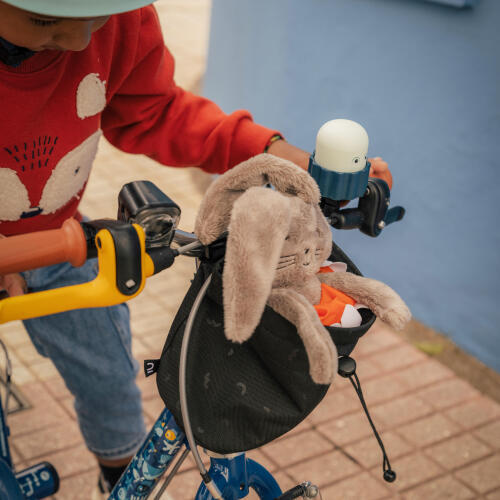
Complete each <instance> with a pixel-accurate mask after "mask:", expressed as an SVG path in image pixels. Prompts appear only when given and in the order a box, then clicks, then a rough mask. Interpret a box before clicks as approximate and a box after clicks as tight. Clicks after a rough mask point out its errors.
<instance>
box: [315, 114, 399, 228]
mask: <svg viewBox="0 0 500 500" xmlns="http://www.w3.org/2000/svg"><path fill="white" fill-rule="evenodd" d="M368 142H369V141H368V134H367V133H366V130H365V129H364V128H363V127H362V126H361V125H360V124H359V123H356V122H353V121H351V120H331V121H329V122H326V123H325V124H324V125H323V126H322V127H321V128H320V129H319V131H318V135H317V136H316V149H315V151H314V153H313V154H312V155H311V157H310V158H309V169H308V171H309V173H310V174H311V176H312V177H313V178H314V180H315V181H316V182H317V183H318V186H319V189H320V191H321V209H322V211H323V213H324V214H325V217H326V218H327V219H328V221H329V223H330V224H331V226H333V227H334V228H335V229H359V230H360V231H361V232H363V233H365V234H367V235H369V236H378V235H379V234H380V232H381V231H382V229H384V228H385V227H386V226H387V225H388V224H391V223H393V222H396V221H398V220H401V219H402V218H403V216H404V214H405V210H404V208H403V207H393V208H391V209H390V210H389V205H390V197H391V192H390V190H389V186H388V185H387V183H386V182H385V181H383V180H382V179H377V178H369V173H370V163H369V162H368V161H367V159H366V154H367V152H368ZM355 198H359V202H358V206H357V208H345V209H342V208H341V207H342V203H341V202H342V201H346V200H354V199H355Z"/></svg>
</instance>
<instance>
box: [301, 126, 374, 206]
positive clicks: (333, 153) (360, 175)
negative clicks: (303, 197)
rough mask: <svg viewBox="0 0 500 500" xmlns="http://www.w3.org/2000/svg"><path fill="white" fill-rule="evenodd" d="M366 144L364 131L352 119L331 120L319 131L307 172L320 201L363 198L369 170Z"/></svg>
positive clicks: (366, 138)
mask: <svg viewBox="0 0 500 500" xmlns="http://www.w3.org/2000/svg"><path fill="white" fill-rule="evenodd" d="M368 142H369V141H368V134H367V133H366V130H365V129H364V128H363V127H362V126H361V125H360V124H359V123H356V122H354V121H352V120H331V121H329V122H326V123H325V124H324V125H323V126H322V127H321V128H320V129H319V131H318V135H317V136H316V150H315V151H314V153H313V154H312V155H311V157H310V159H309V173H310V174H311V176H312V177H313V178H314V180H315V181H316V182H317V183H318V186H320V189H321V195H322V196H323V197H324V198H328V199H330V200H337V201H340V200H353V199H354V198H359V197H361V196H363V194H364V192H365V191H366V186H367V185H368V173H369V171H370V164H369V162H367V161H366V154H367V152H368Z"/></svg>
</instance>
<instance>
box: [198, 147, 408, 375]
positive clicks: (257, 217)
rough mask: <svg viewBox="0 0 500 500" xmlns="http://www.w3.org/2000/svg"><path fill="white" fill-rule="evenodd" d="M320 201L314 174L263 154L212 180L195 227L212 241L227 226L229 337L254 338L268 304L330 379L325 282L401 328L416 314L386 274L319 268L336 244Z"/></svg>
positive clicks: (332, 364) (332, 362) (314, 368)
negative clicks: (383, 278) (319, 307)
mask: <svg viewBox="0 0 500 500" xmlns="http://www.w3.org/2000/svg"><path fill="white" fill-rule="evenodd" d="M269 185H272V186H273V188H274V189H270V188H269V187H268V186H269ZM319 201H320V193H319V189H318V186H317V184H316V183H315V181H314V180H313V179H312V178H311V177H310V176H309V174H307V173H306V172H305V171H303V170H302V169H301V168H299V167H298V166H296V165H295V164H293V163H291V162H289V161H286V160H282V159H280V158H277V157H275V156H272V155H269V154H261V155H258V156H255V157H254V158H251V159H250V160H247V161H245V162H243V163H241V164H239V165H237V166H236V167H234V168H233V169H231V170H229V171H228V172H226V173H225V174H224V175H222V176H220V177H219V178H217V179H216V181H215V182H214V183H213V184H212V185H211V186H210V188H209V189H208V190H207V193H206V195H205V197H204V199H203V201H202V204H201V207H200V211H199V213H198V217H197V220H196V224H195V233H196V235H197V236H198V238H199V239H200V241H201V242H202V243H203V244H205V245H207V244H209V243H212V242H213V241H215V240H216V239H217V238H218V237H219V236H220V235H221V234H222V233H224V232H225V231H228V240H227V247H226V255H225V262H224V270H223V275H222V281H223V306H224V328H225V334H226V337H227V338H228V339H229V340H233V341H235V342H244V341H245V340H247V339H248V338H249V337H250V336H251V335H252V333H253V332H254V330H255V328H256V327H257V325H258V324H259V321H260V319H261V316H262V314H263V312H264V308H265V306H266V304H267V305H269V306H270V307H271V308H272V309H274V310H275V311H276V312H277V313H278V314H280V315H282V316H283V317H285V318H286V319H287V320H288V321H290V322H291V323H293V324H294V325H295V326H296V328H297V332H298V334H299V335H300V337H301V339H302V341H303V343H304V347H305V349H306V352H307V356H308V360H309V367H310V375H311V377H312V379H313V380H314V381H315V382H316V383H319V384H328V383H331V381H332V379H333V377H334V375H335V373H336V372H337V350H336V348H335V345H334V344H333V342H332V340H331V337H330V335H329V333H328V331H327V330H326V328H325V327H324V326H323V324H322V323H321V321H320V319H319V316H318V314H317V312H316V310H315V308H314V307H313V305H314V304H318V303H319V302H320V300H321V295H322V283H323V284H326V285H329V286H331V287H333V288H335V289H337V290H340V291H342V292H344V293H345V294H347V295H349V296H350V297H352V298H353V299H354V300H355V301H357V302H359V303H362V304H364V305H366V306H367V307H368V308H369V309H371V310H372V311H373V312H374V313H375V315H376V316H378V317H379V318H380V319H381V320H382V321H384V322H386V323H388V324H389V325H390V326H392V327H394V328H397V329H400V328H402V327H403V326H404V325H405V324H406V323H407V322H408V321H409V319H410V317H411V315H410V311H409V310H408V308H407V306H406V305H405V303H404V302H403V301H402V300H401V298H400V297H399V296H398V295H397V293H396V292H394V291H393V290H392V289H391V288H389V287H388V286H387V285H385V284H383V283H381V282H379V281H375V280H372V279H368V278H364V277H361V276H357V275H355V274H352V273H349V272H331V273H319V270H320V267H321V266H322V264H323V262H324V261H325V260H326V259H327V258H328V257H329V255H330V253H331V248H332V243H331V232H330V227H329V225H328V222H327V221H326V219H325V217H324V216H323V214H322V212H321V210H320V208H319Z"/></svg>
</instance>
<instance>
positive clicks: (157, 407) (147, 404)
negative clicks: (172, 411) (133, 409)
mask: <svg viewBox="0 0 500 500" xmlns="http://www.w3.org/2000/svg"><path fill="white" fill-rule="evenodd" d="M143 409H144V413H146V414H147V415H149V417H151V418H152V419H153V421H155V420H156V419H157V418H158V417H159V415H160V413H161V412H162V411H163V410H164V409H165V403H164V402H163V400H162V399H161V398H159V397H158V398H152V399H148V400H147V401H144V403H143Z"/></svg>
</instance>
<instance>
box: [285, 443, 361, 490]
mask: <svg viewBox="0 0 500 500" xmlns="http://www.w3.org/2000/svg"><path fill="white" fill-rule="evenodd" d="M286 471H287V474H289V475H291V476H292V477H293V478H294V479H295V480H296V481H297V483H300V482H302V481H304V480H307V481H311V482H312V483H313V484H315V485H316V486H319V487H320V488H323V487H324V486H327V485H329V484H332V483H333V482H335V481H339V480H340V479H344V478H345V477H348V476H351V475H353V474H355V473H360V472H361V468H360V466H359V465H357V464H356V463H355V462H354V461H353V460H351V459H350V458H348V457H347V456H346V455H345V454H344V453H342V452H341V451H339V450H334V451H331V452H329V453H326V454H325V455H320V456H318V457H315V458H312V459H309V460H306V461H304V462H301V463H300V464H297V465H295V466H293V467H287V469H286Z"/></svg>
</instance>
